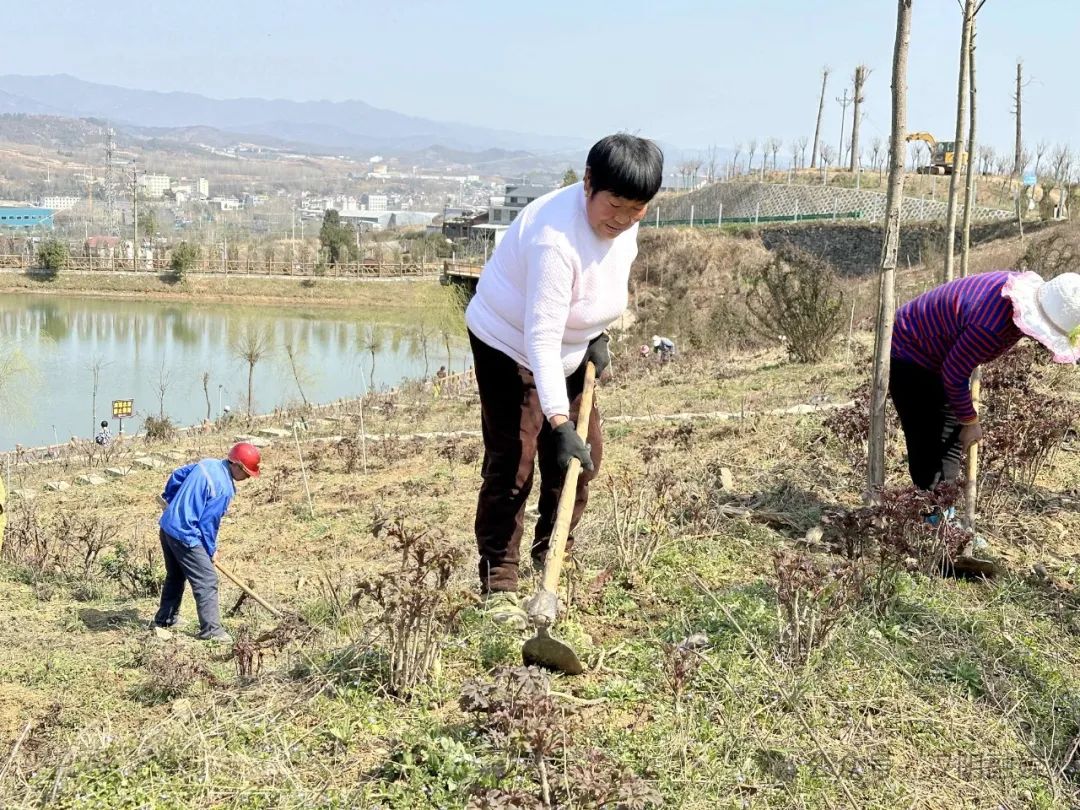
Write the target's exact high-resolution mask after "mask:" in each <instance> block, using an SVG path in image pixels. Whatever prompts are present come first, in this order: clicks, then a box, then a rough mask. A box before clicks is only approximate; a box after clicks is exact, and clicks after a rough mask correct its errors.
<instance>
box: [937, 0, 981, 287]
mask: <svg viewBox="0 0 1080 810" xmlns="http://www.w3.org/2000/svg"><path fill="white" fill-rule="evenodd" d="M975 2H976V0H964V20H963V26H962V28H961V33H960V77H959V79H958V81H957V87H956V133H955V137H954V142H953V162H952V174H950V175H949V202H948V208H947V209H946V213H945V217H946V222H945V267H944V268H943V270H942V274H941V280H942V281H952V279H953V276H954V275H955V274H956V271H955V250H956V198H957V192H958V187H959V182H960V170H961V169H962V168H963V158H964V156H965V155H966V154H967V150H966V149H965V148H964V134H965V127H966V125H967V94H968V87H967V86H968V47H969V44H970V42H971V26H972V23H973V22H974V20H975V11H976V9H975ZM984 2H985V0H984Z"/></svg>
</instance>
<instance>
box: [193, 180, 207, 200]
mask: <svg viewBox="0 0 1080 810" xmlns="http://www.w3.org/2000/svg"><path fill="white" fill-rule="evenodd" d="M195 194H196V195H197V196H198V197H201V198H202V199H204V200H205V199H207V198H208V197H209V196H210V184H209V183H208V182H206V178H205V177H200V178H199V179H198V180H196V181H195Z"/></svg>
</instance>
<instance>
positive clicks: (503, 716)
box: [459, 667, 569, 807]
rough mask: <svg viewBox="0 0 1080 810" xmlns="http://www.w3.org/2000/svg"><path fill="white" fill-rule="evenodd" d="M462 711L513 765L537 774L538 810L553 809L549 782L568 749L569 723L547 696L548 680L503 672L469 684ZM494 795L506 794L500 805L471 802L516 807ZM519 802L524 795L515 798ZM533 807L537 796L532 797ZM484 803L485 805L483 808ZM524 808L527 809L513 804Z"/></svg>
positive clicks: (519, 670) (515, 670)
mask: <svg viewBox="0 0 1080 810" xmlns="http://www.w3.org/2000/svg"><path fill="white" fill-rule="evenodd" d="M459 703H460V706H461V710H462V711H464V712H468V713H470V714H472V715H473V719H474V722H475V723H476V726H477V728H478V729H479V730H480V731H482V732H483V733H484V734H485V735H486V736H487V737H488V739H489V740H490V741H491V742H492V743H493V744H494V745H495V746H496V747H497V748H498V749H499V750H500V751H501V752H503V753H504V754H505V755H506V757H507V758H508V759H510V760H511V761H515V760H516V761H518V762H521V763H527V764H528V765H530V766H531V767H532V768H535V777H536V782H537V783H538V785H539V788H540V797H539V798H540V800H541V802H542V805H540V806H542V807H551V806H552V788H551V780H550V778H549V766H550V764H551V760H552V759H553V758H554V757H555V756H556V755H557V754H559V753H560V752H562V751H563V750H564V748H565V747H566V745H567V743H568V732H569V729H568V728H567V719H568V717H569V712H568V711H566V710H564V709H563V707H562V706H561V705H560V704H559V702H558V700H557V699H556V698H555V696H554V695H552V694H551V682H550V680H549V678H548V676H547V675H546V674H545V673H543V672H541V671H540V670H539V669H537V668H535V667H501V668H499V669H497V670H495V673H494V677H493V679H492V680H491V681H486V682H485V681H479V680H472V681H468V682H466V683H465V685H464V686H463V687H462V689H461V700H460V701H459ZM493 793H496V795H498V794H505V795H504V797H503V799H502V800H501V802H500V803H497V804H493V803H491V802H492V800H493V799H494V798H495V796H492V795H489V796H487V798H486V799H485V798H484V797H483V796H478V797H475V798H476V800H474V802H472V806H473V807H500V806H502V807H514V806H515V804H506V799H508V798H509V797H511V796H513V795H514V793H513V792H507V791H505V790H504V789H502V788H497V789H496V791H493ZM518 795H519V798H518V799H516V801H518V802H520V801H521V800H523V799H525V798H526V797H527V796H528V794H524V795H522V794H520V793H519V794H518ZM532 798H533V801H534V804H533V806H535V798H536V797H535V795H534V796H533V797H532ZM485 802H486V803H485ZM516 806H518V807H528V806H530V805H529V804H521V803H518V804H516Z"/></svg>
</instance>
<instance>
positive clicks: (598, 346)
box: [585, 332, 611, 380]
mask: <svg viewBox="0 0 1080 810" xmlns="http://www.w3.org/2000/svg"><path fill="white" fill-rule="evenodd" d="M608 340H610V338H609V337H608V336H607V333H606V332H601V333H600V334H599V335H597V336H596V337H594V338H593V339H592V340H591V341H590V342H589V348H587V349H586V350H585V362H589V361H590V360H591V361H592V364H593V365H594V366H596V379H598V380H599V379H600V375H601V374H603V373H604V369H605V368H607V367H608V366H609V365H611V354H610V353H608Z"/></svg>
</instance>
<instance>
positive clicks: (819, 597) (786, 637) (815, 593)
mask: <svg viewBox="0 0 1080 810" xmlns="http://www.w3.org/2000/svg"><path fill="white" fill-rule="evenodd" d="M773 566H774V569H775V571H776V614H777V620H778V622H779V625H780V651H781V655H782V656H783V657H784V659H785V660H787V661H788V662H790V663H792V664H805V663H806V662H807V661H808V660H809V659H810V655H811V653H812V652H813V651H814V650H815V649H820V648H822V647H824V646H825V645H826V644H827V643H828V641H829V638H830V636H831V635H832V633H833V631H834V630H835V629H836V626H837V624H838V623H839V622H840V620H841V619H843V618H844V616H846V615H847V614H848V611H849V608H850V607H851V606H852V605H853V604H855V603H857V602H858V601H859V599H860V598H861V596H862V588H863V569H862V566H861V565H860V563H859V561H857V560H847V561H845V562H842V563H838V564H833V565H822V564H821V563H818V562H816V561H815V560H814V559H813V558H812V557H810V556H809V555H808V554H805V553H803V552H791V551H787V550H780V551H776V552H774V553H773Z"/></svg>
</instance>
